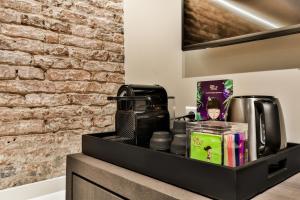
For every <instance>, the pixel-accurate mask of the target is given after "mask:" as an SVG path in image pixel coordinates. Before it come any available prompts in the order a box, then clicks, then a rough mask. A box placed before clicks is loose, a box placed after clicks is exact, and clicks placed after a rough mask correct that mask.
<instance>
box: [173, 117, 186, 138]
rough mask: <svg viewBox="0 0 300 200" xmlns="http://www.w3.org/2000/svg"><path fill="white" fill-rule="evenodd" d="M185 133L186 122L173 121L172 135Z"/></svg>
mask: <svg viewBox="0 0 300 200" xmlns="http://www.w3.org/2000/svg"><path fill="white" fill-rule="evenodd" d="M185 132H186V121H183V120H175V121H174V123H173V129H172V133H173V135H176V134H185Z"/></svg>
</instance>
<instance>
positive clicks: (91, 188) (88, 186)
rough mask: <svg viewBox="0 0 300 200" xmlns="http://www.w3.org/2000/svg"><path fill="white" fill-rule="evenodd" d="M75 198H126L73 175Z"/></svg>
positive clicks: (82, 199)
mask: <svg viewBox="0 0 300 200" xmlns="http://www.w3.org/2000/svg"><path fill="white" fill-rule="evenodd" d="M72 186H73V188H72V197H73V200H124V199H125V198H123V197H121V196H118V195H116V194H113V193H111V192H109V191H108V190H106V189H105V188H102V187H101V186H98V185H96V184H94V183H92V182H89V181H88V180H85V179H83V178H81V177H79V176H76V175H73V185H72Z"/></svg>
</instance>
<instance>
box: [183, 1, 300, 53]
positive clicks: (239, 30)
mask: <svg viewBox="0 0 300 200" xmlns="http://www.w3.org/2000/svg"><path fill="white" fill-rule="evenodd" d="M183 7H184V8H183V50H192V49H201V48H208V47H218V46H225V45H231V44H236V43H241V42H248V41H253V40H259V39H267V38H271V37H278V36H283V35H288V34H294V33H299V32H300V26H299V24H300V0H184V6H183Z"/></svg>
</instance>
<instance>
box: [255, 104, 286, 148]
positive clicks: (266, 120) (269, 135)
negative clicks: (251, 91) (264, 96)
mask: <svg viewBox="0 0 300 200" xmlns="http://www.w3.org/2000/svg"><path fill="white" fill-rule="evenodd" d="M254 105H255V110H256V114H259V115H260V117H261V120H260V122H259V128H257V131H258V133H259V134H257V136H258V137H259V141H261V140H262V138H261V136H262V133H261V131H264V133H265V149H264V154H270V153H276V152H277V151H279V150H280V145H281V136H280V119H279V110H278V106H277V104H275V103H274V102H273V101H269V100H258V101H255V102H254Z"/></svg>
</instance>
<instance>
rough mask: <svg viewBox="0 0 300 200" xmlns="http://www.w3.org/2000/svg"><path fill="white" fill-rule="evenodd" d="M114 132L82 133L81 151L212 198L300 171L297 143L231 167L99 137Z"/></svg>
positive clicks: (241, 194)
mask: <svg viewBox="0 0 300 200" xmlns="http://www.w3.org/2000/svg"><path fill="white" fill-rule="evenodd" d="M115 134H116V133H114V132H110V133H97V134H90V135H83V136H82V152H83V153H84V154H86V155H89V156H92V157H94V158H98V159H101V160H104V161H107V162H110V163H112V164H115V165H119V166H121V167H124V168H127V169H129V170H133V171H135V172H138V173H141V174H144V175H147V176H150V177H153V178H155V179H158V180H161V181H164V182H166V183H169V184H172V185H176V186H178V187H181V188H184V189H187V190H190V191H192V192H195V193H198V194H201V195H204V196H207V197H210V198H214V199H224V200H227V199H228V200H240V199H249V198H251V197H253V196H255V195H257V194H259V193H261V192H263V191H265V190H266V189H268V188H270V187H272V186H274V185H276V184H278V183H280V182H282V181H284V180H285V179H287V178H289V177H290V176H292V175H294V174H296V173H298V172H299V171H300V156H299V155H300V145H299V144H292V143H289V144H288V147H287V148H286V149H285V150H282V151H280V152H278V153H277V154H274V155H270V156H267V157H263V158H260V159H258V160H256V161H253V162H249V163H247V164H246V165H244V166H241V167H236V168H230V167H226V166H220V165H215V164H210V163H206V162H202V161H197V160H192V159H188V158H184V157H179V156H176V155H173V154H170V153H165V152H158V151H153V150H151V149H147V148H143V147H139V146H135V145H130V144H125V143H120V142H112V141H108V140H104V139H102V138H103V137H106V136H112V135H115Z"/></svg>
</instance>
